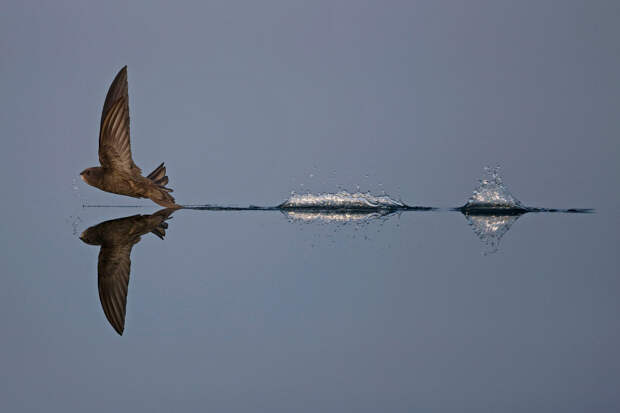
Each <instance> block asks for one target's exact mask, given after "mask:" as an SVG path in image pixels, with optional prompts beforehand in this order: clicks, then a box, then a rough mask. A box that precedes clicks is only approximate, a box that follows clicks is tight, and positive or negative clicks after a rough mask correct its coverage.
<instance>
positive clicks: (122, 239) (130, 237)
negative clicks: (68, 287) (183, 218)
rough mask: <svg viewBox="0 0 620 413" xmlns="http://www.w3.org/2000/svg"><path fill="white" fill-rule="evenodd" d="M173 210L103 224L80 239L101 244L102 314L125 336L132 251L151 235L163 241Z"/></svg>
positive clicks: (98, 273)
mask: <svg viewBox="0 0 620 413" xmlns="http://www.w3.org/2000/svg"><path fill="white" fill-rule="evenodd" d="M174 211H175V209H174V208H165V209H162V210H160V211H157V212H156V213H154V214H152V215H134V216H130V217H125V218H119V219H113V220H110V221H105V222H102V223H100V224H98V225H95V226H92V227H90V228H88V229H87V230H85V231H84V232H83V233H82V235H80V239H81V240H82V241H83V242H84V243H86V244H90V245H101V249H100V251H99V261H98V264H97V280H98V282H97V284H98V286H99V300H100V301H101V307H103V313H104V314H105V316H106V318H107V319H108V321H109V322H110V324H111V325H112V327H114V330H116V332H117V333H118V334H120V335H123V331H124V329H125V313H126V308H127V289H128V287H129V272H130V267H131V258H130V255H131V249H132V248H133V246H134V245H136V244H137V243H138V242H140V237H141V236H142V235H144V234H148V233H149V232H152V233H153V234H155V235H157V236H158V237H159V238H161V239H164V236H165V235H166V229H167V228H168V223H166V220H167V219H169V218H170V216H171V215H172V213H173V212H174Z"/></svg>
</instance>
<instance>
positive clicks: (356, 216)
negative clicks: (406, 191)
mask: <svg viewBox="0 0 620 413" xmlns="http://www.w3.org/2000/svg"><path fill="white" fill-rule="evenodd" d="M282 212H283V213H284V214H285V215H286V216H287V218H289V219H290V220H291V221H297V222H324V223H331V222H334V223H341V224H344V223H348V222H355V223H366V222H370V221H373V220H375V219H379V218H383V217H387V216H388V215H391V214H392V213H393V212H388V211H385V210H384V211H378V212H354V211H316V210H315V211H313V210H305V211H299V210H296V211H282Z"/></svg>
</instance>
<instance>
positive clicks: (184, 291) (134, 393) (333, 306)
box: [0, 0, 620, 411]
mask: <svg viewBox="0 0 620 413" xmlns="http://www.w3.org/2000/svg"><path fill="white" fill-rule="evenodd" d="M619 20H620V3H618V2H615V1H568V0H567V1H520V2H513V1H473V0H472V1H467V2H465V1H386V2H379V1H374V2H373V1H292V0H287V1H260V2H254V1H239V2H231V1H207V2H177V3H175V4H174V5H172V4H171V3H169V2H156V1H152V2H129V3H126V2H116V1H106V2H91V3H87V2H71V1H58V2H28V1H19V2H17V1H5V2H4V3H3V7H2V13H1V14H0V56H1V57H0V75H1V79H2V81H0V123H1V124H2V126H3V134H2V136H3V138H2V142H3V144H4V146H3V151H2V153H0V159H1V162H0V172H1V173H2V176H3V177H4V184H3V192H4V194H5V202H3V203H2V205H1V206H0V210H1V211H2V212H3V216H4V218H3V220H2V224H0V225H2V235H0V247H1V248H0V249H1V252H0V259H1V260H2V262H3V264H2V265H3V267H4V268H3V273H4V274H5V277H6V278H5V280H6V284H5V288H3V292H2V293H0V298H1V300H0V301H1V302H2V303H1V304H0V314H1V315H0V321H2V322H3V325H4V326H5V329H6V336H5V337H6V338H5V340H6V342H5V345H4V349H5V355H4V356H3V357H1V358H0V361H2V364H3V366H5V367H4V371H5V379H4V383H0V389H4V390H0V396H2V397H0V400H4V402H0V404H1V403H5V404H7V407H8V410H7V411H40V410H42V409H43V408H48V409H49V410H50V411H63V410H65V409H66V408H69V409H70V410H71V409H73V410H75V409H86V408H89V410H91V411H93V410H92V408H93V406H95V407H96V408H101V409H104V408H105V409H109V408H112V407H118V406H119V405H122V406H126V407H127V408H128V409H133V410H135V411H141V410H146V409H149V410H150V411H153V410H157V409H161V410H162V411H169V410H170V408H171V406H180V408H182V409H187V410H196V409H197V408H205V409H208V408H212V409H215V410H218V411H248V410H250V411H257V410H258V411H285V410H287V411H290V410H291V409H293V408H297V407H299V406H300V405H302V406H303V407H305V408H306V410H308V411H317V410H322V411H343V410H344V411H347V410H349V411H352V410H356V411H360V410H364V409H366V410H369V411H370V410H373V411H377V410H393V411H410V410H411V408H412V407H414V408H415V407H419V408H424V409H425V410H427V411H428V410H436V411H463V410H466V409H467V408H471V409H472V410H474V409H475V410H476V411H480V410H485V409H486V410H493V411H498V410H499V411H522V410H524V409H528V410H531V409H530V408H531V407H532V406H534V408H535V409H538V410H539V411H545V410H546V411H548V410H549V409H552V408H562V409H564V410H570V409H574V411H583V410H589V411H595V410H597V409H598V410H600V411H605V408H607V407H609V406H610V407H612V408H613V407H618V406H620V402H619V399H618V397H617V395H616V394H615V393H616V390H615V389H617V388H618V384H620V375H619V374H618V371H620V367H619V366H618V362H617V360H618V357H617V348H618V344H620V334H619V331H618V327H617V322H616V319H617V312H618V306H617V302H618V287H619V284H618V280H617V279H616V278H617V274H618V258H617V254H616V253H615V250H616V249H617V245H618V241H620V240H619V238H618V228H619V218H618V216H619V214H618V212H619V210H620V196H619V195H618V190H617V188H618V177H619V176H620V174H619V173H620V167H619V165H620V162H619V160H620V156H619V155H620V153H619V148H620V145H619V143H618V142H619V141H618V135H619V133H620V120H619V117H618V113H620V112H619V111H620V81H619V78H618V76H619V75H618V74H619V73H620V45H619V43H618V39H619V38H620V29H619V28H620V21H619ZM123 65H128V70H129V95H130V111H131V122H132V123H131V130H132V149H133V154H134V159H135V161H136V163H137V164H138V166H140V167H141V168H142V169H143V170H144V171H145V172H148V171H150V170H152V169H153V168H154V167H155V166H157V165H158V164H159V163H160V162H161V161H165V162H166V165H167V167H168V175H169V176H170V186H171V187H172V188H174V190H175V192H174V194H175V196H176V198H177V200H178V201H179V202H180V203H225V204H229V203H232V204H242V205H243V204H249V203H253V204H259V205H274V204H277V203H280V202H281V201H283V200H284V199H285V198H286V197H287V196H288V194H289V193H290V191H292V190H295V191H298V192H299V191H303V190H306V189H309V190H312V191H333V190H337V189H338V187H339V186H343V187H345V188H348V189H351V190H354V189H355V188H356V187H357V186H358V185H359V187H360V189H361V190H371V191H373V192H380V191H381V190H385V191H386V192H387V193H388V194H390V195H393V196H394V197H400V198H402V199H403V200H404V201H405V202H407V203H410V204H416V205H432V206H448V207H449V206H457V205H461V204H463V203H464V202H465V201H466V200H467V198H468V197H469V195H470V193H471V191H472V190H473V188H474V187H475V185H476V180H477V179H478V178H480V177H481V175H482V168H483V166H485V165H489V164H490V165H495V164H500V165H501V166H502V171H503V176H504V181H505V182H506V184H507V185H508V187H509V188H510V190H511V192H512V193H513V194H514V195H515V196H516V197H517V198H519V199H520V200H521V201H523V203H524V204H526V205H532V206H540V207H558V208H568V207H580V208H596V209H597V211H598V213H597V214H596V215H593V216H588V217H584V216H579V217H576V216H572V217H568V216H546V217H543V216H526V217H523V218H521V219H520V220H519V221H518V222H516V223H515V224H514V225H513V228H512V229H511V230H510V232H509V233H508V234H507V235H506V236H505V239H504V240H503V241H502V245H501V250H500V252H499V253H497V254H495V255H493V256H490V257H482V256H481V255H480V249H481V248H480V245H479V242H478V240H477V238H476V237H475V235H474V234H473V233H472V232H471V230H470V229H468V228H467V225H466V222H465V220H464V219H463V217H461V216H459V215H458V214H443V215H437V214H426V215H424V214H416V215H413V214H409V215H405V216H403V217H401V218H400V219H398V218H395V219H392V220H390V221H389V222H388V223H386V224H385V225H379V224H377V225H371V226H369V227H368V228H365V229H364V230H363V231H357V230H354V229H350V228H349V229H344V230H341V231H339V232H333V231H332V229H330V228H327V227H319V228H317V227H315V226H304V225H299V224H290V223H288V222H287V221H286V219H285V218H284V217H283V216H280V214H278V213H274V214H262V215H261V214H258V215H257V214H233V215H226V214H213V213H211V214H209V213H198V212H188V211H179V212H178V213H176V214H175V217H174V219H173V223H171V229H170V231H169V236H168V238H167V239H166V240H165V241H164V242H163V243H162V242H161V241H159V240H157V239H155V237H152V236H147V237H144V239H143V241H142V242H141V243H140V244H139V245H137V246H136V247H135V248H134V252H133V255H132V260H133V263H134V266H133V272H132V279H131V282H130V297H129V304H128V328H127V331H128V335H126V336H124V337H122V338H119V337H116V336H115V333H114V332H113V331H112V329H111V328H109V326H108V325H107V324H106V322H105V319H104V318H103V314H102V312H101V308H100V306H99V303H98V301H97V291H96V272H95V271H96V259H97V258H96V257H97V249H96V248H94V247H89V246H86V245H84V244H82V243H81V242H80V241H79V240H78V239H77V238H76V237H75V236H74V235H73V234H72V227H71V222H72V221H73V220H74V219H75V217H76V216H79V217H80V220H81V221H80V222H81V223H79V227H80V230H83V229H85V228H86V227H88V226H91V225H95V224H97V223H98V222H100V221H102V220H104V219H110V218H117V217H121V216H124V215H129V214H133V213H147V212H150V211H152V210H154V209H153V208H150V209H148V210H139V211H134V210H126V209H125V210H118V209H117V210H87V211H84V210H82V209H81V204H82V202H88V203H91V204H115V205H117V204H135V203H136V201H134V200H132V199H124V198H122V197H118V196H115V195H112V194H106V193H101V192H99V191H97V190H96V189H94V188H91V187H87V186H85V185H83V184H82V183H79V184H78V186H79V190H78V191H77V193H76V191H74V190H73V180H74V179H76V178H78V173H79V172H80V171H81V170H83V169H84V168H86V167H89V166H94V165H96V163H97V135H98V125H99V116H100V111H101V108H102V105H103V100H104V97H105V93H106V91H107V88H108V86H109V84H110V82H111V81H112V79H113V78H114V76H115V74H116V73H117V71H118V70H119V69H120V68H121V67H122V66H123ZM311 174H312V177H310V175H311ZM302 185H303V186H302ZM143 203H144V204H145V205H148V203H147V202H143ZM365 238H369V239H368V240H365ZM177 279H178V281H177ZM476 371H477V372H478V374H472V372H476ZM107 390H109V393H106V394H107V397H102V393H103V392H107ZM3 392H6V394H2V393H3ZM94 401H99V402H100V405H96V404H94V403H95V402H94ZM599 402H600V404H597V403H599ZM95 410H96V409H95ZM612 410H613V409H610V411H612Z"/></svg>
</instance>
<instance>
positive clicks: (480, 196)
mask: <svg viewBox="0 0 620 413" xmlns="http://www.w3.org/2000/svg"><path fill="white" fill-rule="evenodd" d="M499 172H500V168H499V166H496V167H493V168H491V167H488V166H487V167H485V168H484V173H485V176H484V177H483V178H482V179H481V180H480V181H478V182H479V183H478V187H477V188H476V189H475V190H474V193H473V194H472V196H471V197H470V198H469V200H468V201H467V203H466V204H465V206H464V208H489V207H492V208H514V209H525V207H524V206H523V204H521V202H520V201H519V200H518V199H517V198H515V197H514V195H512V194H511V193H510V191H509V190H508V188H506V187H505V186H504V183H503V181H502V178H501V176H500V173H499Z"/></svg>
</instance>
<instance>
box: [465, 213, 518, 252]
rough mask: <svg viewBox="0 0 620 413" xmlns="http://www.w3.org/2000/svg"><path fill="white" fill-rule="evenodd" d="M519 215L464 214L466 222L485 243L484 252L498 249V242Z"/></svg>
mask: <svg viewBox="0 0 620 413" xmlns="http://www.w3.org/2000/svg"><path fill="white" fill-rule="evenodd" d="M520 216H521V215H520V214H515V215H470V214H465V218H467V223H468V224H469V225H470V226H471V227H472V229H473V230H474V233H475V234H476V235H477V236H478V238H480V240H481V241H482V242H483V243H484V244H485V251H484V254H485V255H487V254H493V253H495V252H497V251H498V249H499V242H500V240H501V239H502V237H503V236H504V234H506V232H508V230H509V229H510V227H511V226H512V224H514V223H515V221H516V220H517V219H519V217H520Z"/></svg>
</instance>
